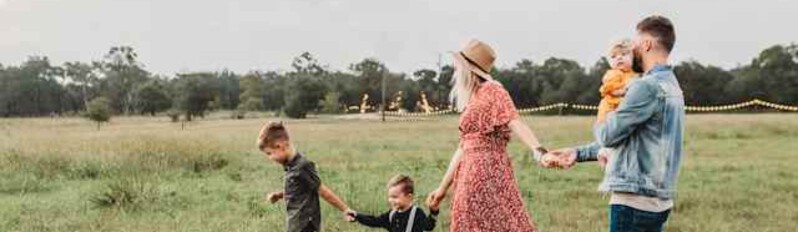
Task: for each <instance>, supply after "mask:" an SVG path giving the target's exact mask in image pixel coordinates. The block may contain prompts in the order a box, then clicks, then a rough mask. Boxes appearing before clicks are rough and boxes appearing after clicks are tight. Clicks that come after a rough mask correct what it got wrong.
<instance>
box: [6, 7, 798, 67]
mask: <svg viewBox="0 0 798 232" xmlns="http://www.w3.org/2000/svg"><path fill="white" fill-rule="evenodd" d="M653 14H659V15H663V16H666V17H668V18H670V19H671V20H672V21H673V22H674V24H675V27H676V36H677V41H676V47H675V50H674V52H673V54H672V62H674V63H675V62H680V61H685V60H697V61H700V62H701V63H705V64H712V65H716V66H721V67H724V68H733V67H736V66H739V65H744V64H747V63H750V61H751V59H753V58H754V57H755V56H757V55H758V53H759V52H760V51H762V50H763V49H765V48H767V47H769V46H772V45H776V44H790V43H793V42H798V30H796V23H798V1H778V0H758V1H736V0H724V1H720V0H671V1H650V0H637V1H632V0H590V1H588V0H580V1H577V0H558V1H536V0H525V1H504V0H491V1H473V0H393V1H387V0H351V1H344V0H268V1H264V0H225V1H221V0H0V64H4V65H18V64H19V63H21V62H22V61H24V60H25V59H27V57H29V56H34V55H38V56H47V57H49V58H50V60H51V61H52V62H53V63H56V64H61V63H63V62H67V61H83V62H89V61H93V60H100V59H102V56H103V54H105V53H106V52H107V51H108V49H109V48H110V47H112V46H119V45H125V46H132V47H134V48H135V50H136V51H137V53H138V54H139V60H140V61H141V62H142V63H143V64H144V65H145V67H146V68H147V69H148V70H150V71H153V72H155V73H158V74H162V75H173V74H175V73H182V72H191V71H220V70H223V69H228V70H232V71H235V72H239V73H244V72H247V71H251V70H269V71H286V70H288V69H290V64H291V61H292V59H293V58H294V57H296V56H298V55H300V54H301V53H302V52H304V51H308V52H310V53H312V54H313V55H314V56H315V57H316V58H317V59H318V60H319V61H320V62H321V63H322V64H326V65H327V66H328V67H329V68H330V69H333V70H346V69H347V68H348V67H349V64H352V63H356V62H359V61H361V60H363V59H364V58H376V59H378V60H380V61H382V62H383V63H385V64H386V65H387V67H388V68H389V69H390V70H391V71H395V72H406V73H410V72H412V71H414V70H418V69H421V68H436V67H437V63H438V62H439V60H441V62H442V63H443V64H447V63H450V62H451V58H450V57H449V56H448V55H446V53H447V51H455V50H458V49H459V48H460V47H461V46H462V45H464V44H465V42H467V41H468V40H469V39H471V38H477V39H480V40H482V41H485V42H487V43H488V44H490V45H491V46H493V47H494V49H495V50H496V52H497V54H498V59H497V61H496V62H497V66H499V67H504V68H509V67H512V66H513V65H514V64H515V63H516V62H518V61H520V60H521V59H530V60H533V61H535V62H537V63H542V62H543V61H544V60H545V59H546V58H549V57H552V56H554V57H559V58H567V59H573V60H576V61H578V62H579V63H580V64H582V65H584V66H591V65H593V64H594V63H595V62H596V61H597V60H598V59H600V58H601V57H602V56H603V55H604V53H605V52H606V50H607V47H608V45H609V43H610V42H612V41H615V40H618V39H621V38H625V37H630V36H632V35H633V33H634V26H635V24H636V23H637V22H638V21H640V20H641V19H643V18H644V17H646V16H649V15H653Z"/></svg>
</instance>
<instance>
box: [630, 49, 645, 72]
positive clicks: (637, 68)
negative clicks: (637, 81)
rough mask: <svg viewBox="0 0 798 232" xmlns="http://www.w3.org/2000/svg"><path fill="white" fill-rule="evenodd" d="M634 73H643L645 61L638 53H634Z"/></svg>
mask: <svg viewBox="0 0 798 232" xmlns="http://www.w3.org/2000/svg"><path fill="white" fill-rule="evenodd" d="M632 71H634V72H636V73H643V72H645V70H643V59H642V57H641V56H640V54H639V53H638V52H637V51H632Z"/></svg>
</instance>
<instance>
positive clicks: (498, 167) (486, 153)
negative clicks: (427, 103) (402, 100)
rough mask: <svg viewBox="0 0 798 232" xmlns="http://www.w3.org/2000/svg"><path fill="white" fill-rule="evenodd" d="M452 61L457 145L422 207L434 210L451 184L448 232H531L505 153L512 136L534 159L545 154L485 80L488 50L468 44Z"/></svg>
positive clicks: (497, 88) (505, 97)
mask: <svg viewBox="0 0 798 232" xmlns="http://www.w3.org/2000/svg"><path fill="white" fill-rule="evenodd" d="M453 55H454V58H455V63H454V64H455V73H454V78H453V88H452V92H451V98H452V102H453V103H454V105H455V107H456V108H457V110H458V111H460V112H461V114H460V123H459V124H460V144H459V146H458V148H457V150H456V151H455V153H454V155H453V157H452V160H451V162H450V164H449V168H448V170H447V171H446V174H445V176H444V177H443V180H442V181H441V183H440V186H439V187H438V189H436V190H435V191H433V192H431V193H430V194H429V197H428V198H427V204H428V205H429V207H430V208H431V209H433V210H437V209H438V207H439V205H440V203H441V201H442V200H443V199H444V198H445V197H446V192H447V191H448V189H449V187H451V186H452V184H454V188H453V192H454V197H453V199H452V209H451V231H456V232H468V231H502V232H504V231H507V232H509V231H512V232H530V231H537V228H536V226H535V224H534V223H533V222H532V219H531V218H530V216H529V214H528V213H527V212H526V210H525V207H524V202H523V199H522V198H521V193H520V192H519V190H518V184H517V183H516V181H515V176H514V174H513V167H512V163H511V162H510V157H509V156H508V154H507V150H506V148H507V142H508V141H509V140H510V135H511V132H514V133H515V134H516V135H518V137H519V138H520V139H521V141H522V142H523V143H524V144H526V145H527V146H529V148H530V149H532V150H533V151H536V152H535V153H536V154H546V153H547V151H546V149H545V148H543V147H542V146H541V145H540V142H538V139H537V138H536V137H535V134H534V133H533V132H532V130H530V129H529V127H527V126H526V125H525V124H523V123H522V122H521V121H519V120H518V112H517V111H516V109H515V106H514V104H513V101H512V99H511V98H510V95H509V94H508V93H507V91H506V90H505V89H504V87H502V85H501V84H500V83H499V82H497V81H494V80H493V78H492V77H491V76H490V75H489V74H488V72H490V70H491V68H492V67H493V61H494V60H495V59H496V54H495V52H494V51H493V49H492V48H491V47H490V46H488V45H487V44H485V43H483V42H481V41H478V40H471V41H470V42H469V43H468V44H467V45H466V46H465V47H464V48H463V49H462V50H461V51H459V52H456V53H454V54H453ZM536 159H538V155H536ZM539 160H543V161H541V165H543V166H546V167H551V166H556V165H557V164H556V163H557V162H558V161H555V160H556V159H553V158H552V157H550V155H545V157H544V159H539ZM563 163H565V162H563ZM570 163H572V162H570Z"/></svg>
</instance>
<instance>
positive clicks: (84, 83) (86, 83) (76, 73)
mask: <svg viewBox="0 0 798 232" xmlns="http://www.w3.org/2000/svg"><path fill="white" fill-rule="evenodd" d="M64 75H65V76H66V77H67V78H68V79H69V80H71V81H72V82H73V83H75V85H76V86H77V87H78V88H79V89H80V98H81V100H83V107H85V106H86V105H87V104H88V103H89V98H90V97H91V96H90V95H89V89H90V88H91V87H92V86H93V85H96V84H97V81H98V78H97V75H96V74H95V73H94V67H92V66H91V65H90V64H86V63H81V62H66V63H64Z"/></svg>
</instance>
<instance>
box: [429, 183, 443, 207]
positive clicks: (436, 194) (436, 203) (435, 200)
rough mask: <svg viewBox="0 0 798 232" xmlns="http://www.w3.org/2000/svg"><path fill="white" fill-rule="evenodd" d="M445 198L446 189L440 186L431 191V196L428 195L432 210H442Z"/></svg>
mask: <svg viewBox="0 0 798 232" xmlns="http://www.w3.org/2000/svg"><path fill="white" fill-rule="evenodd" d="M444 198H446V189H441V188H438V189H436V190H435V191H432V192H430V193H429V196H427V207H429V209H430V210H431V211H438V210H440V205H441V202H442V201H443V199H444Z"/></svg>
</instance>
